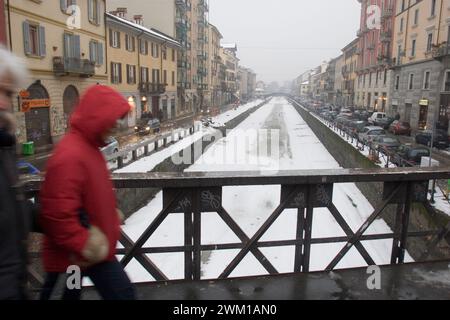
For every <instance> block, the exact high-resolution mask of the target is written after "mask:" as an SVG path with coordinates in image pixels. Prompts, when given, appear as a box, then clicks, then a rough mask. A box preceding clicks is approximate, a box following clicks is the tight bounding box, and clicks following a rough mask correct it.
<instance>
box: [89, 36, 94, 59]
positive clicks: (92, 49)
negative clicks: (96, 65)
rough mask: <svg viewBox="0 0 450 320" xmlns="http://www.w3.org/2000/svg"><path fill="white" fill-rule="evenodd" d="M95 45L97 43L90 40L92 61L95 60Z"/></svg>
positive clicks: (90, 57)
mask: <svg viewBox="0 0 450 320" xmlns="http://www.w3.org/2000/svg"><path fill="white" fill-rule="evenodd" d="M94 45H95V43H94V42H93V41H89V60H91V61H95V57H94Z"/></svg>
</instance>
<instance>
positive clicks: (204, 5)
mask: <svg viewBox="0 0 450 320" xmlns="http://www.w3.org/2000/svg"><path fill="white" fill-rule="evenodd" d="M198 8H199V9H200V10H202V11H203V12H208V11H209V7H208V3H207V2H206V0H200V1H199V2H198Z"/></svg>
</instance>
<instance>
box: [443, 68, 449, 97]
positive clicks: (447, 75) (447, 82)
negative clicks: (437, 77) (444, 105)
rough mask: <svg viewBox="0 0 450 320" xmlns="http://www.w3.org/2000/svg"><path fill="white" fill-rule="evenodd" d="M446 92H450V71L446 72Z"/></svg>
mask: <svg viewBox="0 0 450 320" xmlns="http://www.w3.org/2000/svg"><path fill="white" fill-rule="evenodd" d="M444 91H446V92H449V91H450V71H446V72H445V77H444Z"/></svg>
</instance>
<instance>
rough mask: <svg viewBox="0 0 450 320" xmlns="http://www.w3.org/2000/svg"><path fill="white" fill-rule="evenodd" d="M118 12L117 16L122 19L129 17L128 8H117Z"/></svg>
mask: <svg viewBox="0 0 450 320" xmlns="http://www.w3.org/2000/svg"><path fill="white" fill-rule="evenodd" d="M116 12H117V16H118V17H119V18H122V19H126V18H127V12H128V10H127V8H117V10H116Z"/></svg>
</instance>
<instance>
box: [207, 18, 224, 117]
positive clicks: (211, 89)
mask: <svg viewBox="0 0 450 320" xmlns="http://www.w3.org/2000/svg"><path fill="white" fill-rule="evenodd" d="M221 40H222V34H221V33H220V31H219V29H217V28H216V27H215V26H213V25H212V24H209V28H208V97H207V99H206V105H208V106H210V107H213V108H218V107H220V106H221V104H222V100H221V98H222V97H221V96H222V89H221V81H220V63H221V57H220V41H221Z"/></svg>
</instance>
